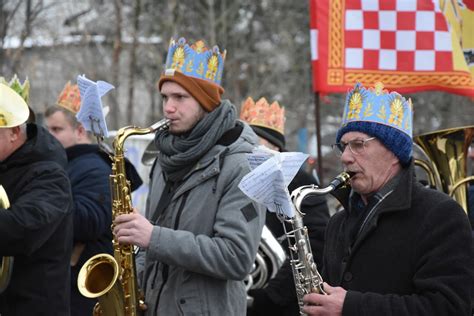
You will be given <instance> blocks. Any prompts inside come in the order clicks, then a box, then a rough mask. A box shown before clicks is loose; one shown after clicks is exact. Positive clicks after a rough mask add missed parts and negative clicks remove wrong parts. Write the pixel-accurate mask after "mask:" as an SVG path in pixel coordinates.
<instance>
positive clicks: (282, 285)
mask: <svg viewBox="0 0 474 316" xmlns="http://www.w3.org/2000/svg"><path fill="white" fill-rule="evenodd" d="M240 119H241V120H242V121H244V122H247V123H248V124H249V125H250V127H252V129H253V130H254V132H255V133H256V134H257V135H258V136H259V141H260V144H261V145H263V146H266V147H268V148H270V149H272V150H276V151H280V152H283V151H286V149H285V143H286V139H285V108H284V107H280V105H279V104H278V102H276V101H275V102H273V103H272V104H271V105H270V104H269V103H268V101H267V100H266V99H265V98H260V99H259V100H258V101H257V102H254V101H253V99H252V98H250V97H249V98H247V100H246V101H245V102H244V104H243V105H242V109H241V111H240ZM309 184H316V185H317V184H318V182H317V180H316V179H315V178H314V177H313V176H312V175H311V174H309V173H308V172H306V171H305V170H304V169H303V168H301V169H300V170H298V173H297V174H296V176H295V177H294V179H293V181H291V183H290V184H289V185H288V191H289V192H290V193H291V192H292V191H293V190H295V189H297V188H299V187H300V186H303V185H309ZM302 211H303V212H304V213H305V215H304V217H303V223H304V225H305V226H306V227H307V228H308V237H309V240H310V243H311V249H312V251H313V255H314V261H315V263H316V265H317V266H318V269H321V267H322V256H323V249H324V231H325V228H326V225H327V222H328V220H329V210H328V207H327V204H326V198H325V197H324V196H322V195H320V196H312V197H308V198H307V199H305V202H304V204H303V205H302ZM265 224H266V226H267V227H268V229H269V230H270V231H271V233H272V234H273V235H274V236H275V237H276V238H277V239H278V240H283V241H284V242H283V243H282V246H283V248H284V249H285V251H286V252H287V253H288V243H287V241H286V236H285V231H284V229H283V225H282V223H281V221H280V220H279V219H278V218H277V216H275V214H270V213H267V217H266V220H265ZM285 225H287V231H291V230H292V228H291V227H290V225H288V224H287V223H285ZM288 257H289V255H288ZM249 296H250V297H252V298H253V303H252V304H251V306H250V307H249V309H248V310H247V315H248V316H265V315H273V316H294V315H298V314H299V306H298V298H297V297H296V288H295V284H294V279H293V272H292V268H291V265H290V261H289V259H287V260H286V261H285V262H284V263H283V265H282V266H281V268H280V269H279V270H278V271H277V273H276V275H275V276H274V277H273V278H271V279H270V280H269V281H268V282H267V284H265V286H264V287H263V288H260V289H252V290H250V291H249Z"/></svg>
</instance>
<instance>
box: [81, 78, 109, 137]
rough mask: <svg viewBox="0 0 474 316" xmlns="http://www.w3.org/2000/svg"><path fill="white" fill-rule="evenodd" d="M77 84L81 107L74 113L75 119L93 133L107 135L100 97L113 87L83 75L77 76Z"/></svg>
mask: <svg viewBox="0 0 474 316" xmlns="http://www.w3.org/2000/svg"><path fill="white" fill-rule="evenodd" d="M77 85H78V87H79V92H80V94H81V108H80V110H79V112H78V113H77V114H76V117H77V120H78V121H79V122H81V123H82V125H83V126H84V128H85V129H86V130H88V131H90V132H92V133H93V134H94V135H96V136H103V137H108V136H109V131H108V130H107V124H106V122H105V114H104V109H103V107H102V101H101V97H103V96H104V95H105V94H106V93H107V92H109V91H110V90H112V89H114V88H115V87H114V86H113V85H111V84H110V83H108V82H105V81H100V80H99V81H97V82H94V81H92V80H90V79H87V78H86V76H85V75H79V76H77Z"/></svg>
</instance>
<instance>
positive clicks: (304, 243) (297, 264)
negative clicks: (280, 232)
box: [277, 172, 351, 315]
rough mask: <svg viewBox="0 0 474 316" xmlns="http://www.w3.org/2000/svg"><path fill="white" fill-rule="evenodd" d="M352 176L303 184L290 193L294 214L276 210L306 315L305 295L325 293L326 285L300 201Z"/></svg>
mask: <svg viewBox="0 0 474 316" xmlns="http://www.w3.org/2000/svg"><path fill="white" fill-rule="evenodd" d="M350 178H351V174H349V173H347V172H342V173H340V174H339V175H338V176H336V177H335V178H334V180H333V181H331V183H330V184H329V185H328V186H327V187H325V188H319V187H318V186H317V185H314V184H313V185H304V186H301V187H299V188H297V189H295V190H294V191H293V192H292V193H291V202H292V204H293V206H294V208H295V215H294V216H293V217H292V218H288V217H286V216H285V215H283V214H282V213H280V212H278V213H277V216H278V218H279V219H280V221H282V223H283V228H284V230H285V235H286V239H287V241H288V247H289V249H290V265H291V269H292V272H293V279H294V282H295V287H296V296H297V298H298V305H299V307H300V315H305V314H304V313H303V312H301V310H302V308H303V296H304V295H306V294H309V293H319V294H326V292H325V291H324V289H323V282H324V281H323V278H322V277H321V275H320V274H319V272H318V268H317V266H316V263H315V262H314V258H313V252H312V251H311V245H310V243H309V237H308V228H307V227H306V226H305V225H304V224H303V216H304V215H305V214H304V213H303V212H302V211H301V205H302V203H303V201H304V199H305V198H306V197H308V196H310V195H325V194H328V193H330V192H332V191H334V190H336V189H338V188H340V187H341V186H343V185H346V184H347V183H348V181H349V179H350ZM285 222H286V223H289V224H290V226H291V230H289V231H287V227H286V225H285Z"/></svg>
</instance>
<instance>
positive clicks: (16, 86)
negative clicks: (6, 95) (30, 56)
mask: <svg viewBox="0 0 474 316" xmlns="http://www.w3.org/2000/svg"><path fill="white" fill-rule="evenodd" d="M0 83H3V84H5V85H7V86H9V87H10V88H12V89H13V90H14V91H15V92H16V93H18V94H19V95H20V97H22V98H23V100H25V102H26V103H27V104H28V101H29V100H30V81H29V80H28V78H26V79H25V81H23V83H21V82H20V79H18V76H17V75H16V74H15V75H13V78H12V79H11V80H10V81H9V82H8V81H7V80H5V78H4V77H0Z"/></svg>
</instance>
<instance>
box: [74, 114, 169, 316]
mask: <svg viewBox="0 0 474 316" xmlns="http://www.w3.org/2000/svg"><path fill="white" fill-rule="evenodd" d="M169 123H170V120H168V119H163V120H161V121H159V122H156V123H155V124H153V125H151V126H150V127H147V128H139V127H136V126H127V127H123V128H121V129H120V130H119V131H118V132H117V135H116V136H115V138H114V142H113V149H114V154H113V156H111V159H112V174H111V176H110V184H111V193H112V222H113V221H114V219H115V218H116V217H117V216H119V215H122V214H128V213H131V212H133V207H132V199H131V189H130V181H128V180H127V177H126V173H125V157H124V144H125V141H126V139H127V138H128V137H129V136H131V135H145V134H149V133H153V132H155V131H157V130H161V129H166V128H168V127H169ZM113 228H114V225H113V224H112V230H113ZM112 243H113V248H114V256H113V257H112V256H111V255H109V254H98V255H95V256H93V257H92V258H90V259H89V260H87V261H86V263H84V265H83V266H82V268H81V270H80V272H79V276H78V280H77V286H78V288H79V291H80V292H81V294H82V295H84V296H85V297H89V298H98V300H99V302H98V304H96V306H95V307H94V313H93V315H96V316H98V315H106V316H136V315H139V313H140V311H142V310H143V309H144V304H143V302H140V300H139V291H138V286H137V278H136V271H135V258H134V251H133V247H134V246H133V245H121V244H119V243H118V240H116V238H115V237H114V239H113V241H112Z"/></svg>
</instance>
